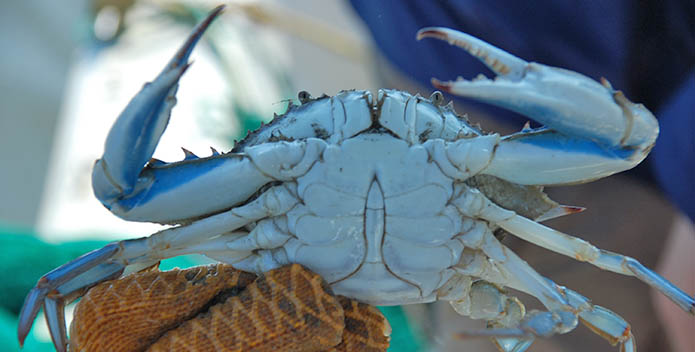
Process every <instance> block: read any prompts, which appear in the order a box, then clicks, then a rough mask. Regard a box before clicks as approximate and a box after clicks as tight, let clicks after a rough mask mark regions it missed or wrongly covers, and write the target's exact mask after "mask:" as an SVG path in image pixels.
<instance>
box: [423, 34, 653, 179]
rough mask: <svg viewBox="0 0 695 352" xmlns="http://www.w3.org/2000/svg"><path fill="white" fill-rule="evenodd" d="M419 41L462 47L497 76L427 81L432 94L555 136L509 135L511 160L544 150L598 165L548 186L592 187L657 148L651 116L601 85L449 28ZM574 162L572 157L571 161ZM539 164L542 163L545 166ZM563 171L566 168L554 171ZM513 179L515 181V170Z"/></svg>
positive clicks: (541, 134)
mask: <svg viewBox="0 0 695 352" xmlns="http://www.w3.org/2000/svg"><path fill="white" fill-rule="evenodd" d="M417 38H418V39H421V38H437V39H441V40H445V41H448V42H449V43H450V44H452V45H456V46H458V47H461V48H463V49H464V50H466V51H468V52H469V53H470V54H471V55H473V56H474V57H476V58H478V59H479V60H480V61H482V62H483V63H485V64H486V65H487V66H488V67H489V68H490V69H491V70H492V71H494V72H495V74H496V75H497V77H495V79H494V80H491V79H486V78H484V77H482V76H479V78H476V79H474V80H472V81H468V80H465V79H458V80H456V81H449V82H440V81H438V80H433V84H434V86H435V87H436V88H438V89H441V90H443V91H447V92H449V93H452V94H455V95H459V96H463V97H468V98H472V99H476V100H480V101H483V102H486V103H490V104H493V105H498V106H500V107H503V108H506V109H509V110H512V111H516V112H518V113H520V114H523V115H525V116H528V117H530V118H532V119H534V120H536V121H538V122H540V123H542V124H544V125H545V126H547V127H548V129H550V130H553V131H557V132H559V133H554V134H551V135H548V134H545V133H539V131H538V130H536V131H533V130H524V131H522V132H521V133H519V134H516V135H514V136H513V144H515V145H514V146H513V147H514V148H518V149H519V150H518V152H516V153H515V154H514V156H515V157H517V158H523V157H524V156H526V155H529V154H532V153H535V154H536V155H538V152H539V151H543V150H547V151H549V152H552V153H554V154H555V156H557V159H560V160H563V158H564V159H565V160H569V162H573V163H576V162H577V161H579V162H582V161H583V159H582V158H583V156H585V155H590V156H591V157H593V158H594V159H596V160H592V159H591V158H589V160H587V163H590V164H592V165H596V164H597V163H598V164H601V165H599V166H598V167H596V168H595V169H594V170H590V171H584V170H582V168H581V165H580V166H579V167H576V168H575V169H576V171H577V172H578V175H581V176H575V179H571V178H568V179H563V178H557V177H556V180H554V182H549V183H568V182H577V181H581V180H582V179H595V178H598V177H603V176H607V175H610V174H612V173H615V172H619V171H623V170H626V169H629V168H631V167H633V166H635V165H637V164H638V163H639V162H640V161H642V160H643V159H644V157H646V155H647V153H648V152H649V150H650V149H651V147H652V146H653V145H654V142H655V141H656V137H657V135H658V131H659V128H658V124H657V121H656V119H655V118H654V116H653V115H652V114H651V112H649V110H647V109H646V108H645V107H644V106H642V105H640V104H634V103H632V102H630V101H629V100H628V99H627V98H625V96H624V95H623V94H622V93H621V92H620V91H615V90H613V88H612V87H611V86H610V84H609V83H608V82H607V81H606V80H605V79H604V80H602V82H601V83H599V82H596V81H594V80H593V79H591V78H588V77H586V76H584V75H581V74H578V73H576V72H572V71H568V70H565V69H560V68H555V67H550V66H546V65H542V64H538V63H533V62H526V61H524V60H523V59H520V58H518V57H515V56H513V55H511V54H509V53H507V52H505V51H503V50H501V49H499V48H497V47H495V46H493V45H491V44H488V43H486V42H484V41H482V40H480V39H477V38H474V37H472V36H470V35H468V34H465V33H461V32H458V31H455V30H451V29H447V28H438V27H430V28H424V29H421V30H420V31H419V32H418V35H417ZM508 142H510V143H507V144H509V145H512V143H511V142H512V141H508ZM524 144H526V145H528V146H526V147H525V146H524ZM503 146H504V143H503V144H502V145H501V147H503ZM514 148H511V149H514ZM508 149H510V148H508ZM504 152H505V151H503V153H504ZM544 154H546V153H542V154H541V155H544ZM573 155H576V156H574V159H576V160H574V161H573V160H572V159H573ZM601 159H603V160H604V161H603V162H601ZM619 159H622V160H619ZM544 160H545V161H546V162H547V161H548V160H549V158H548V157H544ZM505 161H506V160H505ZM493 162H494V161H493ZM492 166H494V165H491V167H492ZM516 166H518V165H516ZM563 167H566V166H565V165H558V166H557V167H556V168H557V169H562V168H563ZM510 168H512V167H510ZM546 168H547V167H546ZM544 169H545V168H542V169H541V171H543V170H544ZM534 170H535V169H534ZM515 172H516V173H518V168H516V171H515ZM510 173H511V171H510ZM577 178H579V179H577ZM510 181H513V182H516V181H517V180H515V179H510ZM551 181H553V180H552V179H551Z"/></svg>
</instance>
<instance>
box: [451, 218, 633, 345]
mask: <svg viewBox="0 0 695 352" xmlns="http://www.w3.org/2000/svg"><path fill="white" fill-rule="evenodd" d="M466 236H467V235H464V240H465V237H466ZM475 237H478V236H475ZM478 247H479V249H481V250H482V251H483V252H484V253H485V255H486V256H487V257H488V258H489V259H490V260H491V262H492V263H493V264H494V265H495V266H496V267H497V268H498V270H499V271H500V272H501V273H502V275H503V277H504V279H503V280H501V281H500V280H499V277H497V275H492V276H488V275H486V273H485V272H481V273H480V277H481V278H482V279H483V280H486V281H490V282H497V283H499V284H501V285H504V286H508V287H511V288H514V289H517V290H520V291H522V292H526V293H528V294H530V295H532V296H534V297H536V298H537V299H539V300H540V301H541V303H543V305H544V306H546V307H547V308H548V309H549V311H548V312H541V311H532V312H530V313H528V314H526V316H525V317H524V318H523V319H521V321H519V322H518V323H515V324H516V325H517V326H505V325H502V326H501V327H498V328H492V329H486V330H482V331H473V332H467V333H465V334H464V335H466V336H489V337H493V338H494V339H495V340H496V342H497V345H498V347H500V349H502V350H503V351H505V352H511V351H515V352H522V351H525V350H526V348H528V347H529V346H530V343H531V341H532V340H533V337H534V336H544V337H548V336H551V335H553V334H564V333H567V332H569V331H571V330H573V329H574V328H575V327H576V325H577V322H578V319H579V321H581V322H582V323H584V324H585V325H587V326H588V327H589V328H590V329H591V330H593V331H594V332H595V333H597V334H598V335H600V336H602V337H604V338H605V339H606V340H608V341H609V342H610V343H611V344H614V345H615V344H618V343H619V344H620V345H621V351H629V352H634V350H635V349H634V338H633V337H632V333H631V332H630V325H629V324H628V323H627V322H625V320H624V319H622V318H621V317H619V316H618V315H616V314H615V313H613V312H611V311H609V310H607V309H605V308H603V307H600V306H594V305H592V304H591V303H590V302H589V300H588V299H587V298H586V297H584V296H582V295H580V294H578V293H576V292H574V291H572V290H569V289H567V288H565V287H561V286H558V285H557V284H555V283H554V282H553V281H551V280H549V279H547V278H545V277H543V276H541V275H540V274H538V272H536V271H535V270H534V269H533V268H532V267H531V266H529V265H528V263H526V262H525V261H524V260H522V259H521V258H519V256H517V255H516V253H514V252H513V251H511V250H509V249H508V248H507V247H505V246H504V245H502V244H501V243H500V242H499V240H497V239H496V238H495V237H494V235H493V234H492V232H491V231H489V229H488V230H487V231H485V232H484V234H483V236H482V239H481V241H480V245H479V246H478ZM462 269H464V270H465V267H464V268H462Z"/></svg>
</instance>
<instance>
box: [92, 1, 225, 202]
mask: <svg viewBox="0 0 695 352" xmlns="http://www.w3.org/2000/svg"><path fill="white" fill-rule="evenodd" d="M223 8H224V6H219V7H217V8H215V9H214V10H213V11H212V12H210V14H209V15H208V16H207V18H206V19H205V20H204V21H202V22H201V23H199V24H198V25H197V26H196V27H195V28H194V29H193V32H192V33H191V35H190V36H189V37H188V39H187V40H186V42H185V43H184V44H183V46H182V47H181V48H180V49H179V50H178V52H177V53H176V54H175V55H174V57H173V58H172V59H171V60H170V61H169V63H168V64H167V65H166V66H165V68H164V70H163V71H162V72H161V73H160V74H159V75H158V76H157V77H156V78H155V80H154V81H152V82H151V83H147V84H145V86H144V87H143V88H142V90H140V92H139V93H138V94H137V95H136V96H135V97H134V98H133V100H131V102H130V103H129V104H128V106H127V107H126V108H125V110H123V112H122V113H121V114H120V115H119V116H118V119H117V121H116V123H115V124H114V125H113V127H112V128H111V131H110V132H109V135H108V137H107V139H106V145H105V147H104V155H103V156H102V158H101V159H99V160H97V162H96V164H95V165H94V170H93V173H92V186H93V188H94V194H95V195H96V197H97V198H98V199H99V200H100V201H101V202H102V203H103V204H104V205H105V206H106V207H107V208H109V209H111V208H112V207H113V206H114V205H115V203H116V202H118V201H119V200H121V199H124V198H127V197H130V196H133V194H134V193H137V188H138V187H137V184H138V178H139V176H140V173H141V171H142V169H143V167H144V166H145V164H146V163H147V162H148V161H149V160H150V159H151V158H152V154H153V153H154V150H155V148H156V146H157V143H159V139H160V137H161V136H162V134H163V133H164V130H165V129H166V126H167V124H168V123H169V116H170V114H171V109H172V108H173V107H174V105H175V104H176V97H175V95H176V90H177V89H178V82H179V79H180V78H181V76H182V75H183V73H184V72H186V69H187V68H188V67H189V65H190V63H189V62H188V57H189V56H190V54H191V52H192V51H193V48H194V47H195V45H196V44H197V43H198V41H199V40H200V38H201V36H202V35H203V33H204V32H205V30H206V29H207V28H208V27H209V26H210V24H211V23H212V21H213V20H214V19H215V18H216V17H217V16H218V15H219V14H220V13H221V12H222V10H223ZM144 182H148V181H144Z"/></svg>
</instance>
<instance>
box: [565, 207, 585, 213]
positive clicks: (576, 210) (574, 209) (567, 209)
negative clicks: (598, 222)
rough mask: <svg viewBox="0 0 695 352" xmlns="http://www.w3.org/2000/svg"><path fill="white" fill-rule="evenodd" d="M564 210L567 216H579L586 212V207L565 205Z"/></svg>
mask: <svg viewBox="0 0 695 352" xmlns="http://www.w3.org/2000/svg"><path fill="white" fill-rule="evenodd" d="M562 208H563V209H564V210H565V212H566V213H567V214H577V213H581V212H583V211H584V210H586V208H585V207H577V206H574V205H563V206H562Z"/></svg>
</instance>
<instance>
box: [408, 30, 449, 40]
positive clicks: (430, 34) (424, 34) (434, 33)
mask: <svg viewBox="0 0 695 352" xmlns="http://www.w3.org/2000/svg"><path fill="white" fill-rule="evenodd" d="M423 38H436V39H440V40H447V35H446V34H445V33H444V32H442V31H441V30H439V29H437V28H434V27H427V28H422V29H420V30H419V31H417V34H416V35H415V39H416V40H422V39H423Z"/></svg>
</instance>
